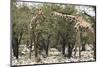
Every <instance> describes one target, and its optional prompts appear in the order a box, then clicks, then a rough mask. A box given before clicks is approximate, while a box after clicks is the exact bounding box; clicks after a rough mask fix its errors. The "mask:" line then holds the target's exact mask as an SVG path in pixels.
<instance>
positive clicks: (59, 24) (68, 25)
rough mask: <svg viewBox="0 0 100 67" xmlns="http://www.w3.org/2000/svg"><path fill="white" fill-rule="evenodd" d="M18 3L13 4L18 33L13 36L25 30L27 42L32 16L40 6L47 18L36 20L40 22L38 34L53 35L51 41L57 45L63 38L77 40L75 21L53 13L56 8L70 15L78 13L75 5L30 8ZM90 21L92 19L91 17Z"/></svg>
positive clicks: (13, 20) (13, 14)
mask: <svg viewBox="0 0 100 67" xmlns="http://www.w3.org/2000/svg"><path fill="white" fill-rule="evenodd" d="M17 5H18V4H17V3H16V2H13V3H12V6H11V15H12V17H11V18H12V29H13V32H15V33H16V34H13V36H17V37H18V38H19V37H20V32H23V37H22V40H23V42H24V43H25V41H27V40H28V39H29V37H30V34H29V24H30V22H31V19H32V17H33V16H35V15H36V11H37V7H39V8H41V9H42V11H43V14H44V15H45V18H42V17H39V18H38V20H37V21H36V22H39V23H38V24H37V26H36V28H35V33H36V35H38V33H41V35H42V36H43V37H44V38H45V39H46V38H47V37H48V35H52V37H51V39H50V41H51V43H53V44H55V45H57V43H56V42H59V44H60V41H61V40H63V39H65V40H66V42H69V43H74V42H75V29H74V24H73V22H70V21H66V20H65V19H64V18H62V17H59V16H53V15H51V12H52V11H54V10H55V11H58V12H62V13H65V14H69V15H76V14H77V9H75V6H74V5H59V4H39V5H37V7H35V6H33V7H32V8H29V7H28V6H26V5H24V4H23V5H21V6H17ZM40 5H41V6H40ZM82 16H83V15H82ZM89 21H91V20H90V19H89ZM34 24H35V23H34ZM88 37H90V36H87V38H88ZM87 38H83V39H82V40H86V41H87ZM57 39H58V40H57ZM88 39H89V38H88ZM90 40H92V38H91V39H90Z"/></svg>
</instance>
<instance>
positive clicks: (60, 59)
mask: <svg viewBox="0 0 100 67" xmlns="http://www.w3.org/2000/svg"><path fill="white" fill-rule="evenodd" d="M89 48H90V47H88V49H87V50H86V51H81V58H80V59H79V57H74V56H73V53H74V51H73V52H72V57H71V58H70V59H69V58H67V57H64V56H63V55H62V53H61V52H59V51H58V50H57V49H56V48H50V49H49V54H48V57H46V58H44V57H43V56H42V55H40V60H41V61H40V62H38V63H37V62H35V57H34V48H33V52H32V56H31V59H30V58H29V49H28V48H26V46H24V45H22V46H20V48H19V51H21V53H20V52H19V54H20V56H19V59H18V60H17V59H16V58H15V57H14V56H12V65H29V64H45V63H65V62H79V60H80V61H94V60H95V59H94V58H93V54H94V51H93V50H92V49H91V48H90V49H89ZM77 54H78V51H77Z"/></svg>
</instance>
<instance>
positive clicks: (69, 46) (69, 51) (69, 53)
mask: <svg viewBox="0 0 100 67" xmlns="http://www.w3.org/2000/svg"><path fill="white" fill-rule="evenodd" d="M71 56H72V46H71V44H68V58H70V57H71Z"/></svg>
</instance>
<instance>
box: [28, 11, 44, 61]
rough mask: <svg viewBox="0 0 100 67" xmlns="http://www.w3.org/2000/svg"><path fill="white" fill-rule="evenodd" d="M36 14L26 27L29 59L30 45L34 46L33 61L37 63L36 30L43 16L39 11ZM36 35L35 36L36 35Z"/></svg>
mask: <svg viewBox="0 0 100 67" xmlns="http://www.w3.org/2000/svg"><path fill="white" fill-rule="evenodd" d="M37 10H38V11H37V13H36V14H35V15H34V16H33V17H32V19H31V22H30V24H29V25H28V26H29V27H28V28H29V35H30V40H29V41H30V58H31V50H32V45H34V50H35V61H36V62H38V61H39V60H40V58H39V56H38V53H39V51H38V45H37V44H38V37H39V36H38V35H39V33H38V34H37V32H36V31H37V28H38V27H39V26H40V24H41V22H39V19H40V20H42V21H43V20H44V19H45V16H44V14H43V12H42V10H41V9H37ZM36 34H37V35H36Z"/></svg>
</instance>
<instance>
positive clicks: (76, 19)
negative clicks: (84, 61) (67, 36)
mask: <svg viewBox="0 0 100 67" xmlns="http://www.w3.org/2000/svg"><path fill="white" fill-rule="evenodd" d="M52 15H54V16H61V17H63V18H65V19H66V20H70V21H73V23H74V24H75V25H74V27H75V31H76V42H75V46H74V49H75V53H74V56H75V55H76V51H77V48H78V50H79V51H78V53H79V55H78V57H79V58H81V52H80V46H81V44H80V41H81V40H80V39H81V38H80V34H81V32H82V31H83V32H84V31H85V32H86V31H87V32H91V33H93V35H94V29H93V27H92V24H90V23H89V22H87V21H85V20H84V19H83V17H81V16H74V15H67V14H62V13H59V12H56V11H53V12H52Z"/></svg>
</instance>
